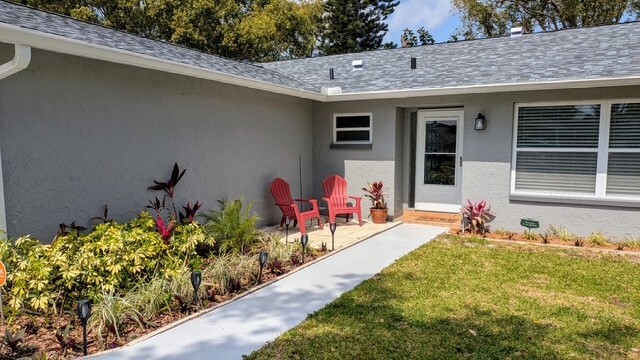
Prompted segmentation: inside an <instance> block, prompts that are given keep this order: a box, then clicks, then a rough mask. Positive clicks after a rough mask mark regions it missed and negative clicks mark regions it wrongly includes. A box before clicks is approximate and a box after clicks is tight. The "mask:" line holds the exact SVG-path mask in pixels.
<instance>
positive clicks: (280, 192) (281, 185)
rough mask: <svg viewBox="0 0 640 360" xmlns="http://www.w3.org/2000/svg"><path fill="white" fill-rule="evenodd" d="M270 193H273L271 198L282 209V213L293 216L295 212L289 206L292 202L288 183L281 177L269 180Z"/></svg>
mask: <svg viewBox="0 0 640 360" xmlns="http://www.w3.org/2000/svg"><path fill="white" fill-rule="evenodd" d="M270 189H271V195H273V199H274V200H275V201H276V203H278V204H280V205H278V206H279V207H280V210H282V213H283V214H284V215H285V216H286V217H290V218H295V216H296V214H295V212H294V211H293V208H291V204H293V203H294V201H293V197H292V196H291V188H290V187H289V183H287V182H286V181H285V180H283V179H281V178H277V179H275V180H273V181H272V182H271V188H270Z"/></svg>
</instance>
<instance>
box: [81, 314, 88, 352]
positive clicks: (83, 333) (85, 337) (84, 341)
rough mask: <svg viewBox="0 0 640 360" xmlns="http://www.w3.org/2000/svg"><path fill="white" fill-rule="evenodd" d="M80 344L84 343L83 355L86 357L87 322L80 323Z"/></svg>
mask: <svg viewBox="0 0 640 360" xmlns="http://www.w3.org/2000/svg"><path fill="white" fill-rule="evenodd" d="M82 342H83V343H84V354H85V355H87V322H86V321H83V322H82Z"/></svg>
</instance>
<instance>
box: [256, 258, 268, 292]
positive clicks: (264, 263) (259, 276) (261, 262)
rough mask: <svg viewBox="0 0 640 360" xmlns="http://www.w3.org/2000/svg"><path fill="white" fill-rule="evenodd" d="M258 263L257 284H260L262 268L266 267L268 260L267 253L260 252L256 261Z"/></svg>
mask: <svg viewBox="0 0 640 360" xmlns="http://www.w3.org/2000/svg"><path fill="white" fill-rule="evenodd" d="M258 260H259V261H260V272H259V273H258V284H260V283H261V282H262V268H264V266H265V265H267V260H269V252H267V251H261V252H260V257H259V259H258Z"/></svg>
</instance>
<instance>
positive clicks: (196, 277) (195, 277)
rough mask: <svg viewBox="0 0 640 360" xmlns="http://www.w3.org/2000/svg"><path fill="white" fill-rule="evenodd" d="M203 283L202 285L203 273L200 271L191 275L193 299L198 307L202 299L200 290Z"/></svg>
mask: <svg viewBox="0 0 640 360" xmlns="http://www.w3.org/2000/svg"><path fill="white" fill-rule="evenodd" d="M201 283H202V273H201V272H200V271H193V272H192V273H191V285H193V297H194V301H195V303H196V307H197V306H198V303H199V302H200V297H199V296H198V289H199V288H200V284H201Z"/></svg>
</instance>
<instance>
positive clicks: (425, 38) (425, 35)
mask: <svg viewBox="0 0 640 360" xmlns="http://www.w3.org/2000/svg"><path fill="white" fill-rule="evenodd" d="M417 33H418V34H417V35H416V34H415V33H414V32H413V30H411V29H409V28H406V29H404V30H402V47H413V46H418V45H433V44H435V42H436V41H435V40H434V39H433V36H431V34H430V33H429V31H427V30H426V29H425V28H424V26H422V27H420V29H418V31H417Z"/></svg>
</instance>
